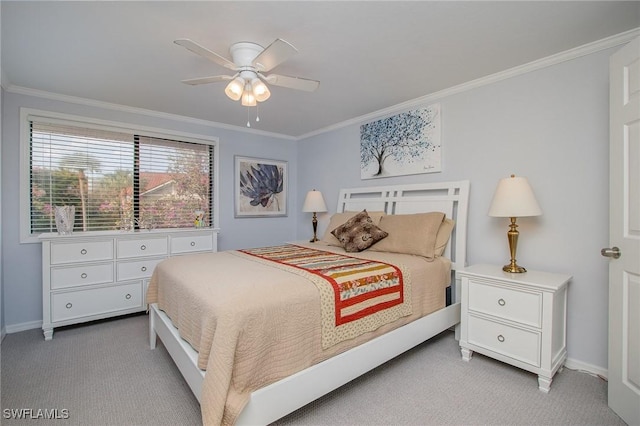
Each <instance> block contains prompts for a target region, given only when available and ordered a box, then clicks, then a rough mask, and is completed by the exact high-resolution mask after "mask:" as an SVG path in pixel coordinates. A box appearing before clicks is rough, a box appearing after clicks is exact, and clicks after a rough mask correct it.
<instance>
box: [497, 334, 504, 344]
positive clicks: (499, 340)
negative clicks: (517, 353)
mask: <svg viewBox="0 0 640 426" xmlns="http://www.w3.org/2000/svg"><path fill="white" fill-rule="evenodd" d="M498 342H500V343H502V342H504V336H503V335H502V334H498Z"/></svg>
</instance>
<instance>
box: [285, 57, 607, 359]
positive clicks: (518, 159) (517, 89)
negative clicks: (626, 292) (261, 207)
mask: <svg viewBox="0 0 640 426" xmlns="http://www.w3.org/2000/svg"><path fill="white" fill-rule="evenodd" d="M611 53H612V50H609V51H602V52H599V53H596V54H592V55H589V56H586V57H581V58H578V59H574V60H571V61H568V62H564V63H561V64H559V65H555V66H552V67H548V68H544V69H541V70H538V71H535V72H530V73H527V74H523V75H520V76H517V77H512V78H510V79H507V80H503V81H500V82H497V83H493V84H490V85H487V86H483V87H479V88H476V89H473V90H469V91H466V92H462V93H459V94H456V95H451V96H447V97H444V98H442V99H439V100H437V101H436V102H440V104H441V115H442V122H441V125H442V143H443V172H442V173H435V174H423V175H414V176H403V177H395V178H385V179H374V180H361V179H360V170H359V162H360V157H359V131H360V130H359V125H352V126H349V127H345V128H342V129H339V130H335V131H331V132H328V133H323V134H321V135H318V136H315V137H310V138H308V139H306V140H303V141H301V142H299V149H298V164H299V166H300V168H299V170H300V176H299V179H298V198H299V199H303V197H304V195H305V193H306V191H308V190H310V189H313V188H316V189H318V190H320V191H322V193H323V194H324V196H325V200H326V202H327V204H328V207H329V210H330V211H335V207H336V203H337V198H338V190H339V188H341V187H358V186H375V185H392V184H393V185H395V184H401V183H417V182H433V181H448V180H461V179H469V180H470V181H471V201H470V208H469V234H468V261H469V263H470V264H473V263H482V262H486V263H493V264H498V265H502V264H505V263H508V260H509V251H508V243H507V238H506V232H507V230H508V220H507V219H497V218H490V217H488V216H487V211H488V208H489V203H490V202H491V199H492V196H493V192H494V190H495V187H496V184H497V182H498V180H499V179H500V178H502V177H507V176H509V175H510V174H511V173H515V174H516V175H519V176H526V177H527V178H528V179H529V182H530V184H531V185H532V187H533V190H534V192H535V194H536V196H537V199H538V201H539V203H540V206H541V208H542V211H543V215H542V216H540V217H536V218H522V219H520V220H519V221H518V223H519V225H520V226H519V230H520V242H519V245H518V253H517V257H518V261H519V262H518V263H519V264H521V265H523V266H525V267H528V268H530V269H539V270H544V271H550V272H563V273H569V274H572V275H573V276H574V279H573V281H572V282H571V284H570V287H569V296H568V297H569V302H568V303H569V306H568V355H569V358H572V359H574V360H576V361H579V362H582V363H586V364H589V365H593V366H596V367H598V368H600V369H604V370H605V371H606V368H607V318H608V316H607V314H608V308H607V298H608V293H607V292H608V277H607V265H608V264H607V261H606V260H605V259H603V258H601V256H600V248H601V247H605V246H607V244H608V226H609V225H608V199H609V198H608V197H609V195H608V185H609V163H608V161H609V160H608V158H609V157H608V153H609V71H608V58H609V55H610V54H611ZM298 214H299V216H300V218H299V220H298V235H299V236H300V237H307V236H309V235H311V232H312V231H311V224H310V222H311V218H310V215H309V214H303V213H298ZM329 216H330V213H325V214H321V215H320V216H319V222H320V223H319V231H320V234H321V233H322V232H323V231H324V230H325V227H326V225H327V224H328V219H329Z"/></svg>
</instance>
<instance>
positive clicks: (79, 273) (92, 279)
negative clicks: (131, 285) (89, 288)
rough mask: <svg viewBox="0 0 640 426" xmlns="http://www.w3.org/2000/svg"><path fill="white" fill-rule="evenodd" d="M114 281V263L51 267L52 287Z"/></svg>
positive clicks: (54, 288) (58, 287)
mask: <svg viewBox="0 0 640 426" xmlns="http://www.w3.org/2000/svg"><path fill="white" fill-rule="evenodd" d="M112 282H113V263H111V262H109V263H100V264H91V265H78V266H64V267H57V268H51V289H53V290H56V289H60V288H67V287H77V286H83V285H90V284H105V283H112Z"/></svg>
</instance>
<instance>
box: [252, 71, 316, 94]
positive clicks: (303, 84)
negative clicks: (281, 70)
mask: <svg viewBox="0 0 640 426" xmlns="http://www.w3.org/2000/svg"><path fill="white" fill-rule="evenodd" d="M264 79H265V81H266V82H267V83H269V84H272V85H274V86H280V87H287V88H289V89H296V90H304V91H305V92H313V91H314V90H316V89H317V88H318V87H319V86H320V82H319V81H317V80H309V79H307V78H300V77H289V76H286V75H278V74H269V75H267V76H265V77H264Z"/></svg>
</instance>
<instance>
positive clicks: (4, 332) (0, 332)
mask: <svg viewBox="0 0 640 426" xmlns="http://www.w3.org/2000/svg"><path fill="white" fill-rule="evenodd" d="M6 335H7V329H6V328H5V327H2V330H0V345H1V344H2V341H3V340H4V336H6Z"/></svg>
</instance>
